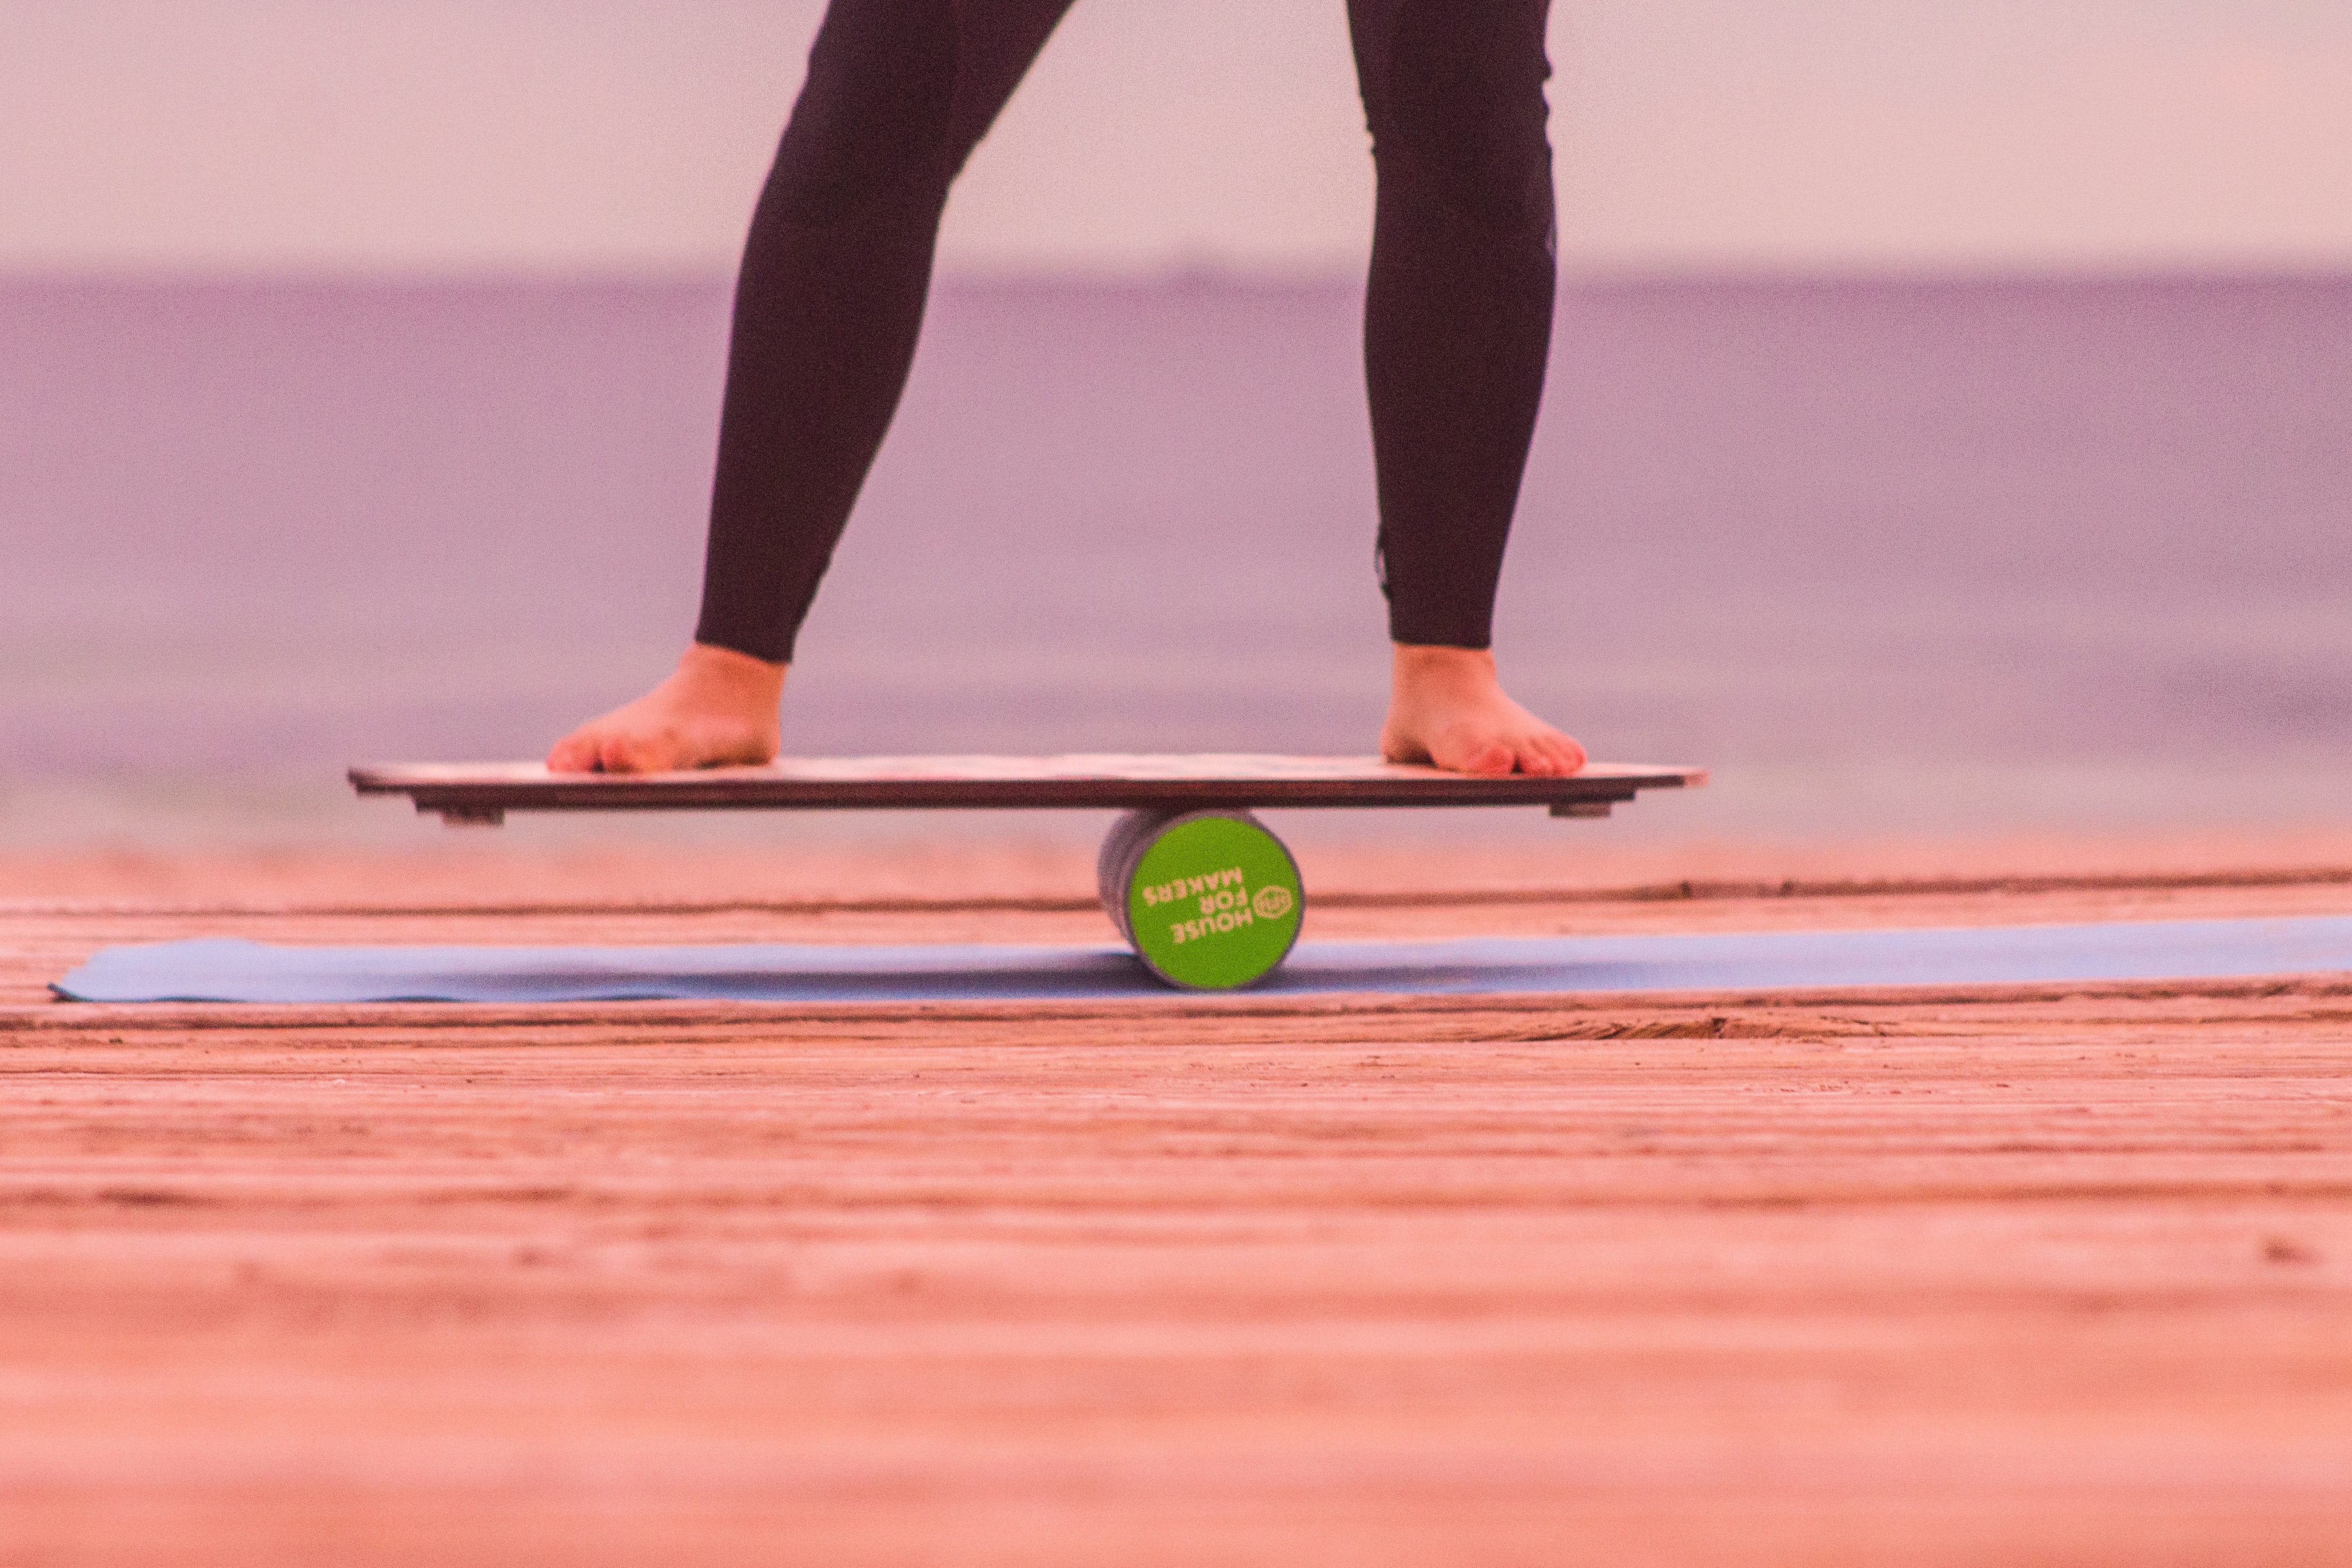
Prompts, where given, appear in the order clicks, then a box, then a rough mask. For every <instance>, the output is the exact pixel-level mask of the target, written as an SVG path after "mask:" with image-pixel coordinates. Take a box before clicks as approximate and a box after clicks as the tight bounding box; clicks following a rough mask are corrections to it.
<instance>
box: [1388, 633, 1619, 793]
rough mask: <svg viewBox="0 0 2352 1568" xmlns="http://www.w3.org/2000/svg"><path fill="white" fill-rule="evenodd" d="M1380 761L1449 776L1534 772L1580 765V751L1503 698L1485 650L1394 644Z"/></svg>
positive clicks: (1553, 774)
mask: <svg viewBox="0 0 2352 1568" xmlns="http://www.w3.org/2000/svg"><path fill="white" fill-rule="evenodd" d="M1390 689H1391V695H1390V698H1389V717H1388V722H1387V723H1386V724H1384V725H1382V726H1381V756H1382V757H1385V758H1388V759H1389V760H1390V761H1391V762H1429V763H1434V764H1435V765H1436V766H1438V767H1440V768H1449V769H1451V770H1452V771H1454V772H1455V773H1481V774H1496V773H1539V774H1543V775H1545V776H1546V777H1559V776H1561V775H1564V774H1570V773H1573V772H1575V771H1576V770H1577V769H1578V768H1581V767H1583V766H1584V747H1580V746H1579V745H1577V744H1576V742H1575V741H1573V740H1570V738H1569V737H1567V736H1565V735H1562V734H1561V733H1560V732H1559V731H1558V730H1556V729H1554V728H1553V727H1551V726H1549V725H1548V724H1546V723H1545V722H1544V721H1543V720H1541V719H1539V718H1538V717H1537V716H1535V715H1533V714H1531V713H1529V712H1528V710H1527V709H1525V708H1523V707H1521V706H1519V705H1518V704H1517V703H1515V702H1513V701H1512V700H1511V699H1510V698H1509V697H1507V696H1506V695H1504V694H1503V686H1502V683H1501V682H1500V681H1498V680H1496V678H1495V655H1494V654H1493V653H1489V652H1487V651H1486V650H1485V649H1483V648H1428V647H1416V646H1413V645H1412V644H1409V643H1398V644H1397V645H1396V663H1395V666H1394V671H1393V674H1392V676H1391V688H1390Z"/></svg>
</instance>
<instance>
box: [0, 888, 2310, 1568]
mask: <svg viewBox="0 0 2352 1568" xmlns="http://www.w3.org/2000/svg"><path fill="white" fill-rule="evenodd" d="M1971 896H1973V897H1974V898H1975V899H1976V903H1977V904H1978V905H1980V906H1981V910H1982V912H1984V913H1985V914H1987V915H1988V916H1989V917H2020V904H2021V900H2020V898H2019V897H2018V896H2017V895H2009V896H2002V895H1995V894H1979V895H1966V894H1949V893H1937V894H1927V895H1922V896H1921V898H1920V899H1918V900H1916V901H1914V902H1912V903H1910V904H1906V903H1905V902H1904V901H1903V900H1902V899H1900V898H1896V897H1888V898H1884V899H1867V900H1865V899H1857V898H1851V897H1849V898H1844V899H1839V900H1826V899H1825V900H1803V899H1792V898H1776V899H1763V900H1757V901H1754V902H1753V904H1751V905H1748V906H1741V905H1739V904H1738V903H1737V902H1736V901H1731V900H1714V901H1708V902H1706V903H1705V904H1697V905H1684V906H1679V907H1677V906H1672V905H1656V904H1639V905H1633V906H1627V907H1622V908H1617V909H1614V910H1611V909H1607V908H1600V909H1596V907H1595V906H1593V905H1591V904H1573V903H1564V904H1561V905H1559V906H1558V908H1556V909H1554V910H1550V911H1546V910H1544V909H1542V908H1540V907H1539V906H1534V905H1528V904H1513V905H1510V906H1509V907H1507V908H1505V909H1494V908H1488V909H1484V910H1479V909H1476V908H1475V907H1473V908H1467V909H1465V911H1463V912H1456V914H1455V915H1452V916H1447V915H1445V912H1442V911H1430V910H1426V909H1422V910H1412V911H1397V910H1382V909H1376V908H1370V909H1364V910H1360V911H1356V912H1352V913H1351V914H1350V915H1349V918H1350V919H1352V920H1355V921H1357V922H1360V924H1361V925H1362V926H1363V928H1364V933H1365V934H1367V935H1377V934H1380V933H1381V932H1382V931H1388V932H1394V931H1396V930H1398V929H1413V930H1422V929H1425V928H1426V926H1427V925H1428V923H1430V922H1431V921H1433V920H1440V919H1447V920H1459V921H1461V922H1466V923H1477V922H1485V923H1487V928H1490V929H1508V928H1513V926H1512V925H1511V924H1510V923H1533V922H1536V921H1538V920H1541V919H1545V918H1555V917H1556V918H1559V919H1562V920H1569V921H1591V920H1594V919H1600V918H1608V919H1622V920H1633V921H1638V922H1641V923H1643V928H1663V927H1664V923H1667V922H1670V921H1672V920H1675V919H1677V918H1681V919H1691V920H1701V919H1703V920H1705V921H1706V922H1707V923H1709V924H1710V925H1716V924H1718V923H1721V924H1728V925H1731V926H1733V927H1735V928H1737V927H1738V926H1739V925H1748V926H1750V927H1752V928H1761V927H1762V925H1764V924H1766V923H1778V924H1780V925H1789V924H1795V923H1804V922H1811V923H1815V924H1829V925H1838V924H1846V923H1897V922H1903V923H1910V916H1911V915H1916V913H1917V911H1918V910H1920V909H1922V908H1933V909H1934V910H1935V911H1936V913H1937V915H1938V917H1940V918H1953V917H1959V918H1966V917H1967V915H1968V911H1969V908H1970V907H1971V905H1970V897H1971ZM2046 896H2047V897H2048V898H2050V899H2053V900H2060V901H2068V900H2071V901H2074V902H2073V904H2070V905H2069V907H2074V906H2077V905H2080V904H2082V903H2083V901H2084V900H2086V899H2089V898H2091V897H2093V896H2094V895H2093V894H2087V893H2084V892H2083V891H2081V890H2074V891H2071V892H2063V893H2052V894H2047V895H2046ZM2097 896H2104V897H2109V898H2117V899H2127V898H2129V897H2133V896H2148V895H2147V894H2100V895H2097ZM2167 896H2168V897H2169V898H2171V899H2172V900H2173V904H2172V908H2173V910H2174V912H2176V913H2178V914H2179V915H2182V916H2184V917H2194V916H2198V915H2207V914H2211V913H2215V912H2218V911H2219V910H2221V909H2222V908H2228V909H2230V910H2232V911H2238V912H2258V911H2260V910H2262V909H2265V908H2271V907H2277V908H2281V909H2284V908H2288V907H2292V908H2294V909H2297V910H2309V909H2312V908H2314V907H2315V906H2316V905H2317V904H2319V903H2321V902H2322V901H2324V900H2326V899H2328V898H2332V899H2334V900H2335V907H2336V908H2337V909H2339V910H2340V909H2342V908H2344V907H2345V906H2346V905H2347V904H2352V899H2347V892H2346V890H2345V889H2344V888H2343V887H2341V886H2340V885H2338V886H2335V887H2333V888H2329V887H2326V886H2304V887H2294V888H2273V889H2251V890H2250V889H2246V888H2233V889H2211V890H2201V891H2190V892H2187V893H2181V892H2179V891H2177V890H2176V891H2175V892H2173V893H2171V894H2168V895H2167ZM2032 902H2033V901H2032V899H2025V900H2023V903H2025V904H2029V905H2030V904H2032ZM1743 915H1744V918H1743ZM2023 917H2028V918H2030V917H2032V911H2031V909H2028V910H2027V911H2026V912H2025V914H2024V915H2023ZM979 918H982V916H979V915H974V914H973V913H972V912H970V911H960V910H956V909H953V908H944V909H940V910H938V911H936V912H933V913H932V914H930V915H920V914H917V913H909V912H896V913H893V912H877V911H863V912H853V913H851V914H848V915H839V916H829V915H821V914H814V913H802V914H777V913H773V912H767V913H762V912H758V911H730V912H716V913H713V912H705V913H693V912H674V911H673V912H664V911H661V910H658V909H643V908H639V909H627V910H614V911H604V910H599V909H597V908H595V907H593V906H586V905H583V906H580V907H577V908H573V909H571V910H569V911H562V912H556V911H548V912H541V913H535V914H530V915H500V914H498V913H495V912H491V913H478V914H474V915H466V916H462V917H461V916H432V915H384V916H372V915H367V914H365V913H364V912H360V911H351V912H345V913H341V914H338V915H313V914H304V913H300V912H284V913H278V914H269V913H267V912H254V913H250V914H248V915H243V916H239V917H236V918H235V919H231V918H228V917H226V916H222V915H216V914H215V915H188V914H172V913H169V912H162V911H155V912H144V913H142V912H140V911H137V910H131V909H124V908H119V907H118V908H112V909H89V910H86V911H83V912H80V913H78V914H60V913H58V912H57V911H48V912H43V913H33V912H24V913H18V914H13V915H7V914H0V986H5V1000H6V1001H7V1002H8V1003H9V1004H10V1005H5V1006H0V1078H4V1079H5V1087H0V1562H5V1563H11V1564H14V1563H41V1564H82V1563H109V1564H121V1563H190V1564H211V1563H222V1564H226V1563H237V1564H249V1563H272V1564H297V1565H300V1564H311V1563H318V1564H327V1563H335V1564H354V1563H356V1564H373V1563H434V1564H448V1565H459V1568H463V1565H469V1564H476V1563H480V1564H493V1563H495V1564H500V1565H516V1564H520V1565H536V1564H550V1565H552V1564H566V1565H572V1564H592V1565H593V1564H604V1563H613V1564H620V1563H631V1564H635V1563H649V1562H658V1563H666V1564H673V1563H677V1564H702V1563H711V1564H719V1563H726V1564H743V1563H824V1564H851V1565H856V1564H866V1563H872V1564H901V1563H905V1564H914V1563H980V1564H1032V1563H1122V1564H1125V1563H1139V1564H1147V1565H1148V1564H1161V1563H1166V1564H1177V1563H1185V1564H1191V1563H1202V1564H1225V1563H1234V1564H1239V1563H1268V1562H1280V1563H1310V1564H1313V1563H1334V1564H1340V1563H1345V1564H1356V1563H1366V1564H1370V1563H1379V1564H1391V1563H1393V1564H1400V1565H1402V1564H1415V1565H1419V1564H1426V1563H1448V1564H1454V1563H1467V1564H1486V1563H1494V1564H1519V1563H1525V1564H1538V1563H1540V1564H1558V1563H1571V1564H1573V1563H1596V1564H1597V1563H1609V1564H1623V1563H1726V1562H1738V1563H1761V1564H1782V1563H1787V1564H1795V1563H1873V1564H1875V1563H1905V1564H1906V1565H1907V1564H1914V1563H1917V1564H1928V1565H1940V1564H1952V1565H1955V1568H1958V1565H1961V1564H1969V1565H1974V1564H1982V1563H2004V1564H2006V1563H2029V1564H2030V1563H2050V1564H2059V1563H2066V1564H2083V1563H2092V1564H2105V1563H2114V1564H2117V1565H2123V1564H2130V1565H2132V1568H2141V1565H2144V1564H2182V1565H2187V1564H2210V1563H2231V1564H2270V1563H2278V1564H2288V1563H2294V1564H2314V1563H2318V1564H2326V1563H2352V1439H2347V1436H2346V1434H2347V1433H2352V983H2347V982H2345V981H2342V980H2340V979H2338V980H2328V979H2322V978H2303V979H2298V978H2293V977H2283V978H2280V979H2277V980H2271V981H2252V982H2232V983H2228V984H2220V985H2189V986H2182V985H2167V986H2124V985H2104V986H2089V987H2057V988H2007V989H2004V990H2000V991H1983V992H1969V991H1966V990H1959V991H1945V992H1940V993H1933V994H1931V993H1893V992H1878V993H1851V994H1843V995H1835V994H1818V995H1813V996H1784V997H1763V998H1759V997H1666V998H1654V999H1644V1000H1643V1001H1642V1002H1640V1003H1639V1004H1636V1005H1628V1004H1627V1003H1625V1002H1624V1001H1623V1000H1622V999H1610V1000H1608V1001H1605V1002H1602V1001H1594V1002H1584V1001H1579V1000H1577V999H1575V998H1456V999H1447V1000H1439V1001H1430V1002H1418V1001H1413V1000H1411V999H1391V1000H1384V1001H1380V1002H1364V1001H1313V1000H1309V1001H1302V1002H1283V1001H1277V1000H1275V999H1271V998H1248V999H1232V1000H1219V1001H1202V1000H1200V999H1196V998H1178V997H1171V998H1164V999H1159V998H1155V999H1154V1000H1152V1001H1150V1002H1149V1003H1141V1004H1120V1005H1117V1006H1092V1005H1080V1004H1060V1005H1055V1006H1049V1007H1032V1006H1021V1005H1000V1006H986V1005H961V1006H950V1007H887V1006H886V1007H874V1006H868V1007H838V1006H836V1007H828V1008H819V1009H792V1008H779V1007H742V1006H729V1005H722V1004H700V1005H690V1006H688V1005H677V1004H628V1005H619V1006H582V1007H568V1008H552V1009H519V1008H505V1009H487V1008H436V1007H415V1006H411V1007H374V1008H343V1009H259V1008H194V1007H176V1008H154V1009H139V1008H103V1009H100V1008H77V1007H71V1006H65V1005H42V1004H39V1003H37V1002H36V1001H34V1000H33V999H32V998H33V997H34V996H35V995H36V994H37V989H36V988H37V982H38V978H39V977H40V976H42V975H43V974H44V973H47V972H54V968H55V967H58V966H60V965H61V964H64V963H70V962H72V961H75V960H76V959H77V958H78V957H79V956H80V954H81V953H83V952H86V951H87V950H88V948H89V946H95V945H98V944H100V943H104V942H109V941H117V940H142V939H153V938H157V937H163V936H181V935H191V934H194V932H195V931H197V930H209V931H212V932H214V933H215V934H237V935H260V934H264V933H268V934H269V935H272V936H276V937H278V939H292V940H302V939H306V938H307V939H312V940H334V941H348V940H371V939H372V940H507V941H538V940H546V939H550V938H551V937H553V938H556V939H571V940H582V941H609V940H648V941H664V940H709V939H713V937H714V936H716V935H717V934H719V933H721V932H727V933H740V934H745V935H749V936H769V937H773V936H777V935H779V934H781V933H785V932H792V931H801V930H810V929H826V930H829V931H832V932H834V933H835V935H838V934H839V932H840V930H841V928H842V927H841V924H840V923H841V922H843V921H846V922H847V923H848V925H849V927H850V928H851V929H854V930H855V931H856V932H858V933H860V934H862V935H865V936H870V937H871V938H872V939H876V940H884V939H889V940H929V939H944V937H943V935H942V934H943V933H946V932H950V931H952V930H956V929H959V928H960V923H969V922H971V921H973V920H975V919H979ZM986 918H991V919H998V918H1015V919H1018V920H1021V921H1024V922H1029V923H1031V924H1032V926H1033V927H1034V929H1036V930H1049V929H1058V928H1059V926H1060V924H1061V923H1066V922H1074V921H1076V920H1077V919H1079V918H1081V917H1080V916H1078V915H1074V914H1057V913H1053V912H1037V913H1034V914H1024V915H1016V916H997V915H991V916H987V917H986ZM1092 918H1093V920H1094V921H1095V922H1097V923H1098V922H1099V918H1100V917H1099V915H1095V916H1093V917H1092ZM829 920H830V921H833V922H834V924H833V925H827V924H826V923H827V922H828V921H829ZM1693 928H1696V926H1694V927H1693ZM1025 934H1026V932H1025V931H1024V933H1023V935H1025Z"/></svg>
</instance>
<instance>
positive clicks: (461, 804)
mask: <svg viewBox="0 0 2352 1568" xmlns="http://www.w3.org/2000/svg"><path fill="white" fill-rule="evenodd" d="M351 780H352V787H353V788H355V789H358V790H359V792H360V793H361V794H362V795H406V796H408V797H409V798H410V799H411V800H415V802H416V809H417V810H420V811H438V812H441V813H443V814H445V815H448V816H452V817H456V818H458V819H461V820H463V819H468V818H472V819H478V820H495V819H496V817H497V816H498V814H499V813H502V812H506V811H567V810H569V811H610V810H909V809H924V808H931V809H948V808H975V807H994V808H1001V809H1028V810H1052V809H1072V808H1108V809H1127V808H1134V807H1174V808H1186V809H1189V808H1195V807H1208V806H1317V807H1328V806H1546V807H1551V808H1554V809H1555V810H1558V811H1559V812H1560V813H1561V814H1564V815H1578V816H1586V815H1590V816H1602V815H1606V814H1607V809H1608V807H1609V806H1610V805H1611V804H1612V803H1613V802H1616V801H1621V800H1632V799H1633V797H1634V795H1635V793H1636V792H1637V791H1640V790H1643V789H1682V788H1685V787H1688V786H1694V785H1698V784H1703V783H1705V782H1706V771H1705V770H1704V769H1701V768H1678V767H1653V766H1645V765H1641V764H1632V763H1606V762H1596V763H1591V764H1588V765H1587V766H1586V767H1585V768H1584V770H1583V771H1582V772H1580V773H1577V774H1574V775H1572V776H1571V777H1569V778H1565V779H1544V778H1536V777H1533V776H1530V775H1527V774H1517V773H1514V774H1508V775H1505V776H1503V777H1501V778H1474V777H1471V776H1470V775H1467V774H1462V773H1448V772H1446V771H1444V769H1443V768H1424V767H1416V766H1411V765H1407V764H1403V763H1395V762H1384V761H1382V760H1381V759H1380V758H1376V757H1277V756H1262V755H1255V754H1238V753H1236V754H1215V753H1212V754H1199V755H1190V756H1148V755H1129V754H1102V755H1089V756H1070V757H819V758H786V759H783V760H781V761H777V762H772V763H769V764H767V765H766V766H764V767H759V768H696V769H694V770H692V771H690V772H679V773H551V772H549V771H548V770H547V768H546V767H545V766H544V765H543V764H541V763H537V762H455V763H389V764H383V765H379V766H373V767H365V768H352V770H351Z"/></svg>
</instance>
